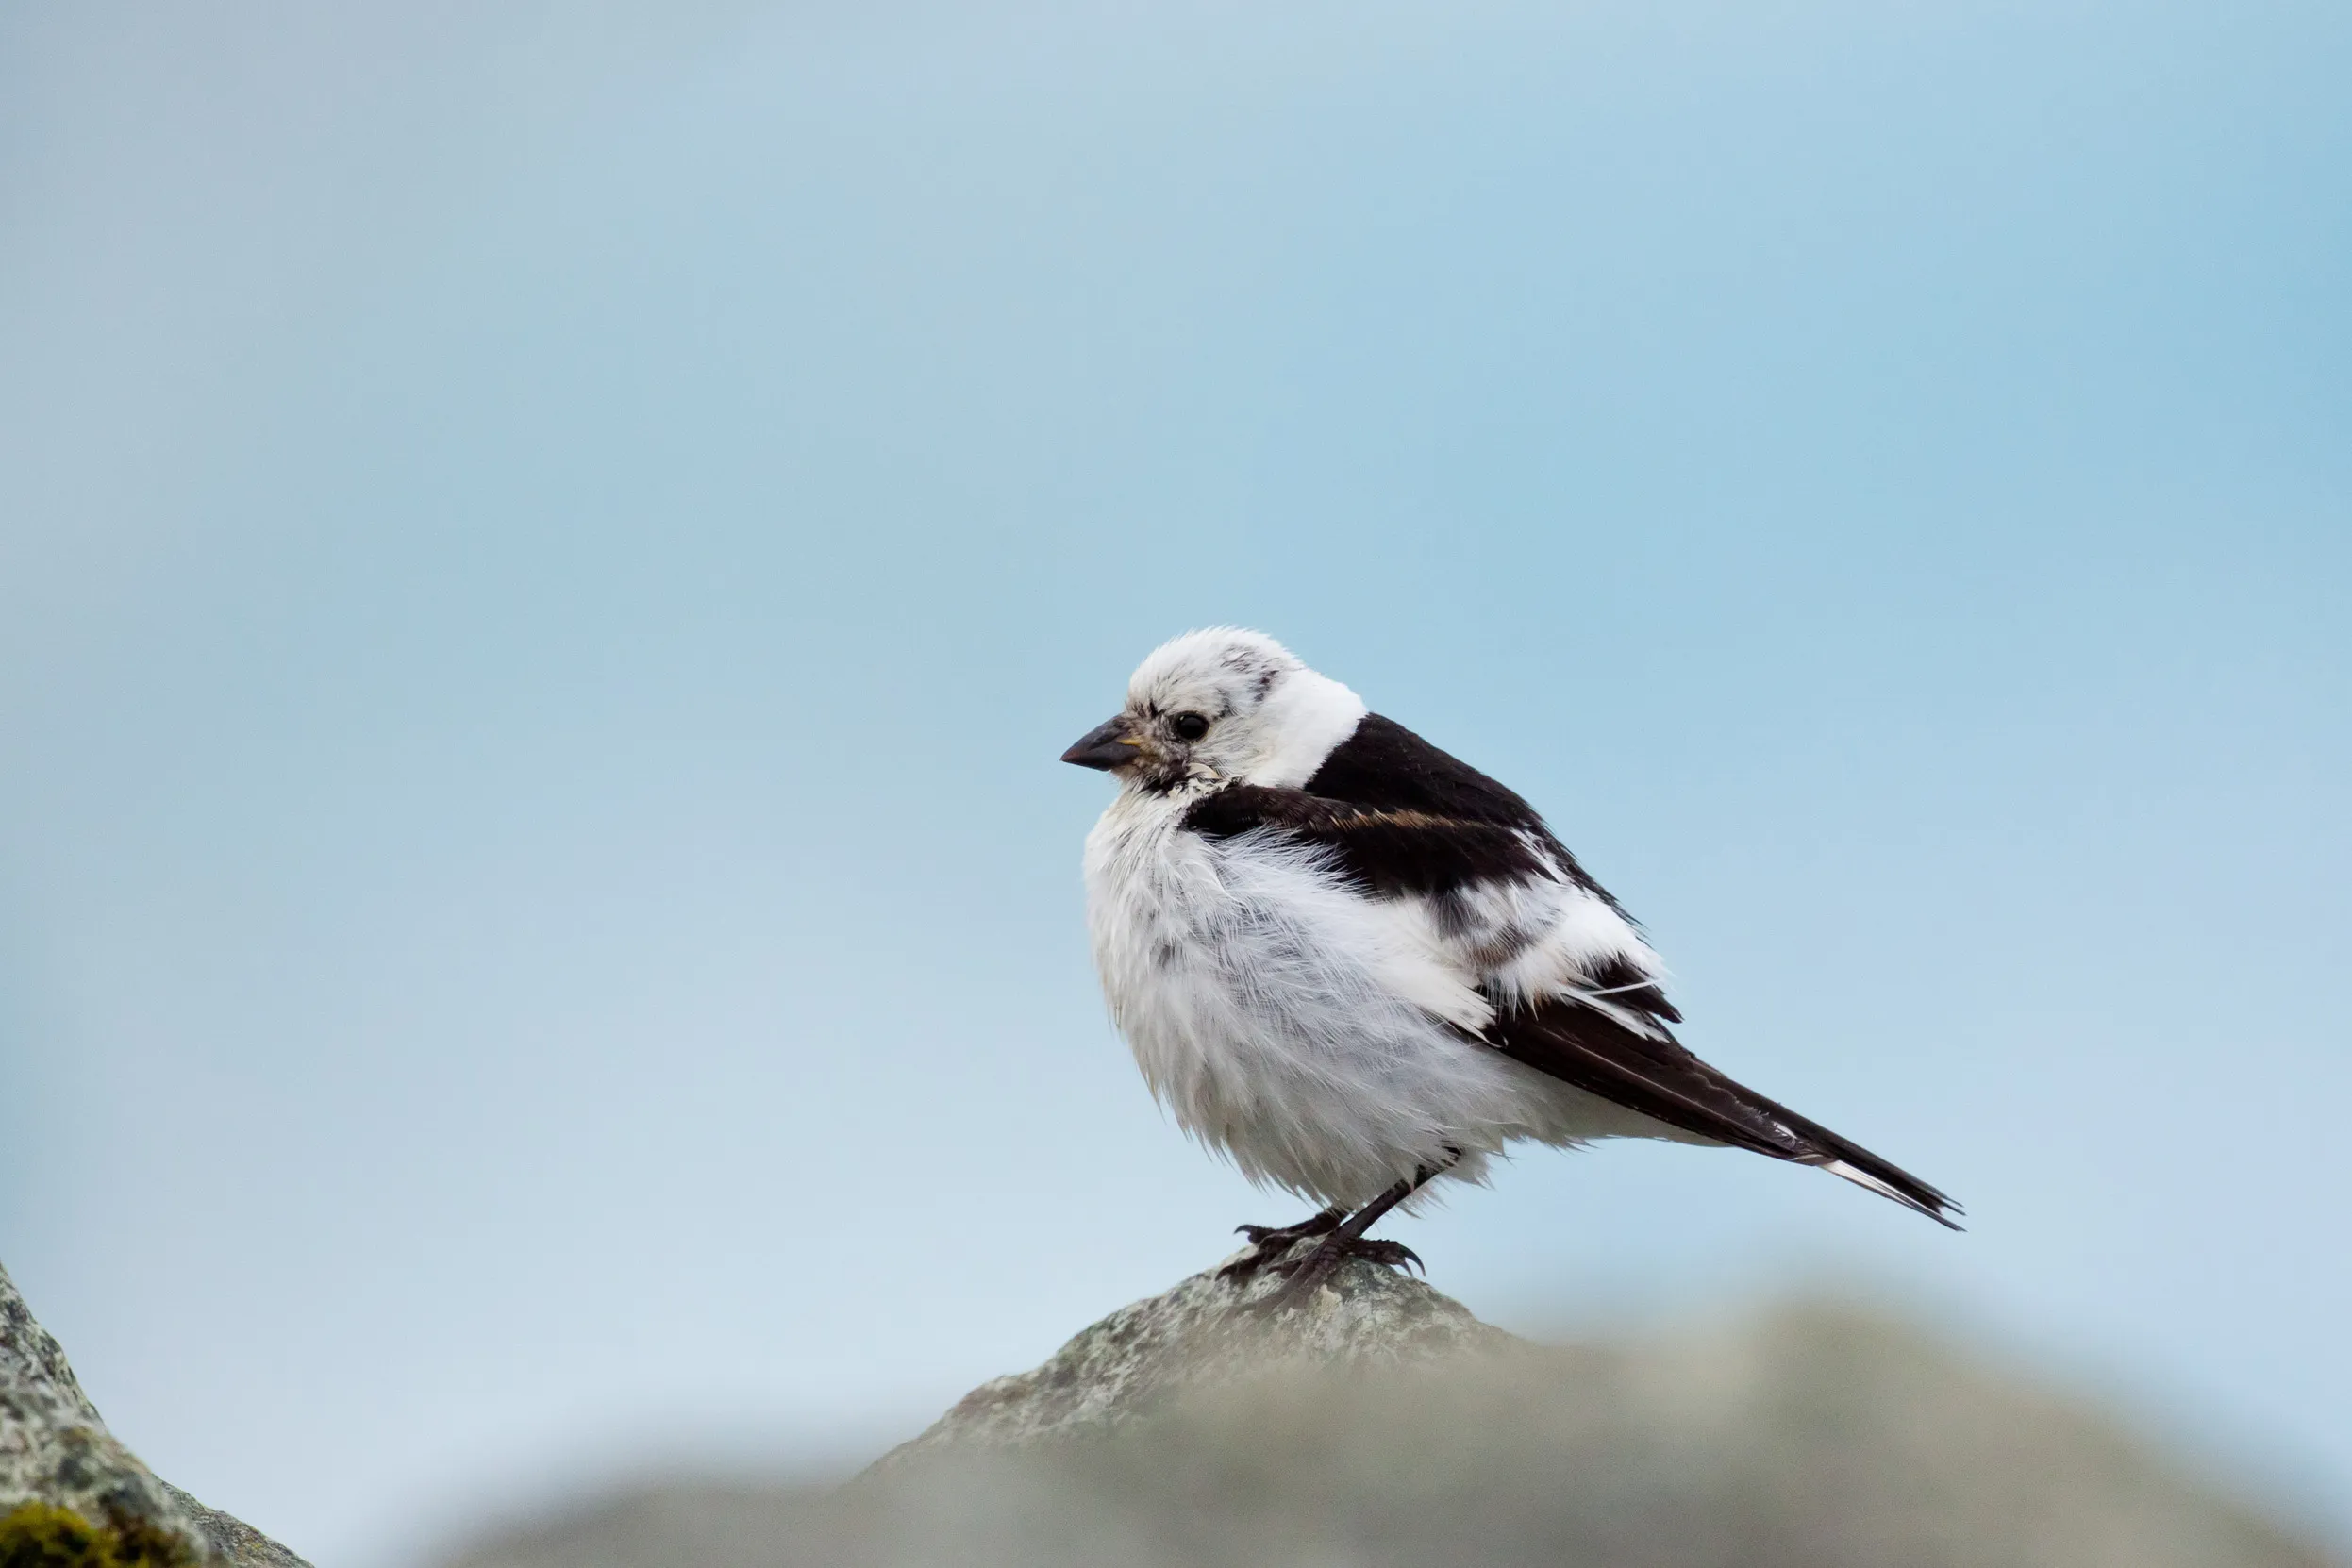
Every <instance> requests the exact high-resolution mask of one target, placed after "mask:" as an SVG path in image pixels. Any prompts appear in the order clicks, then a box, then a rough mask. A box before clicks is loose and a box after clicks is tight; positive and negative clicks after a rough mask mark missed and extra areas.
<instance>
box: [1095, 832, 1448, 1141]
mask: <svg viewBox="0 0 2352 1568" xmlns="http://www.w3.org/2000/svg"><path fill="white" fill-rule="evenodd" d="M1181 812H1182V803H1181V801H1180V800H1177V801H1173V802H1172V801H1168V800H1165V799H1161V798H1154V797H1149V796H1143V797H1140V798H1137V799H1132V800H1123V801H1122V802H1121V803H1120V804H1118V805H1115V806H1113V807H1112V809H1110V810H1109V811H1108V812H1106V813H1105V814H1104V817H1103V820H1102V822H1101V823H1100V824H1098V825H1097V826H1096V827H1095V829H1094V831H1093V834H1092V835H1090V836H1089V838H1088V840H1087V855H1086V879H1087V917H1088V926H1089V930H1090V933H1091V935H1092V937H1093V947H1094V961H1095V966H1096V968H1097V969H1098V970H1099V971H1100V972H1101V975H1102V980H1103V991H1104V994H1105V996H1106V997H1107V999H1108V1000H1109V1004H1110V1011H1111V1016H1112V1018H1113V1019H1114V1020H1115V1021H1116V1022H1117V1023H1118V1025H1119V1027H1120V1030H1121V1032H1122V1033H1124V1034H1125V1035H1126V1038H1127V1043H1129V1044H1130V1045H1131V1046H1132V1047H1133V1048H1134V1051H1135V1056H1136V1060H1137V1062H1138V1064H1139V1065H1140V1066H1141V1067H1142V1068H1143V1075H1144V1076H1145V1077H1146V1078H1147V1079H1149V1080H1150V1082H1151V1084H1152V1086H1153V1088H1154V1089H1155V1090H1157V1091H1159V1093H1162V1094H1163V1095H1165V1096H1167V1097H1169V1098H1170V1099H1171V1100H1172V1101H1173V1102H1174V1103H1175V1104H1176V1109H1177V1111H1178V1114H1179V1115H1180V1116H1183V1117H1185V1119H1186V1120H1187V1122H1188V1124H1190V1123H1191V1122H1192V1121H1193V1119H1194V1118H1193V1116H1192V1115H1191V1114H1189V1113H1188V1111H1187V1107H1188V1106H1192V1107H1194V1108H1197V1109H1200V1111H1201V1113H1202V1115H1203V1117H1204V1118H1208V1119H1213V1118H1210V1117H1209V1109H1208V1108H1209V1105H1210V1104H1211V1103H1212V1102H1218V1101H1223V1100H1227V1099H1231V1098H1235V1097H1238V1098H1240V1099H1243V1100H1249V1099H1256V1098H1259V1097H1261V1096H1260V1095H1259V1088H1260V1087H1261V1084H1260V1080H1261V1076H1262V1075H1264V1074H1267V1073H1279V1074H1306V1075H1309V1076H1312V1075H1315V1074H1318V1073H1326V1072H1328V1071H1330V1070H1331V1064H1332V1061H1333V1059H1334V1058H1335V1057H1336V1056H1337V1055H1339V1054H1342V1053H1347V1052H1354V1051H1358V1050H1360V1049H1362V1048H1364V1045H1365V1043H1366V1042H1373V1043H1377V1042H1379V1041H1381V1040H1384V1039H1387V1038H1390V1037H1393V1035H1394V1034H1395V1032H1396V1031H1397V1029H1399V1028H1411V1029H1419V1028H1422V1027H1425V1026H1426V1023H1425V1021H1424V1020H1425V1014H1423V1013H1422V1012H1421V1011H1420V1010H1419V1009H1417V1008H1416V1007H1414V1006H1413V1005H1412V1003H1411V996H1412V993H1418V992H1422V991H1426V990H1428V989H1429V987H1428V986H1427V985H1426V984H1422V983H1420V979H1419V977H1418V975H1417V971H1419V970H1421V969H1425V968H1426V962H1424V961H1422V960H1421V959H1419V958H1418V957H1417V956H1416V955H1417V954H1418V952H1419V949H1418V947H1417V944H1411V943H1409V942H1405V941H1404V940H1402V938H1401V937H1400V932H1399V930H1398V929H1397V928H1396V926H1395V925H1394V920H1395V911H1394V910H1393V909H1386V908H1382V907H1377V906H1374V905H1371V904H1368V903H1367V902H1366V901H1365V900H1364V899H1362V898H1361V897H1360V896H1359V895H1358V894H1356V893H1355V892H1352V891H1351V890H1350V889H1348V888H1347V887H1346V886H1345V885H1344V883H1343V879H1342V878H1341V877H1339V876H1337V875H1335V873H1334V872H1333V870H1332V868H1331V867H1330V866H1328V865H1327V864H1326V862H1325V860H1324V859H1323V857H1322V856H1321V854H1320V853H1319V852H1318V851H1316V850H1314V849H1313V848H1311V847H1310V846H1306V845H1298V844H1292V843H1286V842H1281V841H1278V840H1274V839H1269V838H1267V837H1265V836H1263V835H1258V834H1243V835H1241V836H1238V837H1235V838H1229V839H1221V840H1216V841H1210V840H1208V839H1204V838H1203V837H1201V836H1200V835H1199V834H1197V833H1192V832H1188V831H1185V830H1184V829H1183V828H1182V827H1181V826H1180V825H1179V824H1180V816H1181ZM1409 947H1410V948H1412V951H1410V952H1409V951H1408V950H1407V949H1408V948H1409ZM1441 983H1443V982H1441ZM1474 1005H1475V1004H1474Z"/></svg>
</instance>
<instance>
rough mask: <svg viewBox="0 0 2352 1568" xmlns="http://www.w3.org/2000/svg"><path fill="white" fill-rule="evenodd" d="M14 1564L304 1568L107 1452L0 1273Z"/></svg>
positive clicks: (3, 1466) (109, 1438)
mask: <svg viewBox="0 0 2352 1568" xmlns="http://www.w3.org/2000/svg"><path fill="white" fill-rule="evenodd" d="M76 1541H81V1542H84V1543H87V1544H84V1545H78V1546H77V1545H76V1544H75V1543H76ZM102 1551H103V1552H104V1553H107V1554H110V1555H98V1554H99V1553H100V1552H102ZM76 1552H81V1553H84V1554H85V1555H83V1556H81V1557H78V1558H77V1557H76V1556H75V1553H76ZM44 1553H46V1554H47V1555H43V1554H44ZM12 1554H13V1555H12ZM0 1560H8V1561H15V1560H25V1561H28V1562H43V1563H48V1562H55V1563H58V1564H68V1563H72V1562H75V1561H77V1560H87V1561H91V1562H93V1563H96V1562H113V1561H116V1560H121V1561H125V1562H141V1563H148V1564H154V1565H155V1568H164V1565H167V1564H170V1565H177V1564H188V1565H190V1568H194V1565H197V1564H207V1565H209V1564H221V1565H225V1568H309V1564H307V1563H305V1562H304V1561H303V1560H302V1559H300V1558H298V1557H296V1556H294V1554H293V1553H292V1552H290V1551H288V1550H287V1549H286V1548H285V1547H283V1546H280V1545H278V1544H277V1543H275V1542H274V1541H272V1540H270V1539H269V1538H268V1537H266V1536H264V1535H262V1534H260V1533H259V1531H256V1530H254V1529H252V1528H250V1527H249V1526H245V1525H242V1524H241V1523H239V1522H238V1521H237V1520H234V1519H231V1518H230V1517H229V1516H228V1515H226V1514H225V1513H220V1512H217V1511H215V1510H211V1509H209V1508H206V1507H205V1506H204V1505H203V1504H201V1503H199V1502H197V1501H196V1500H195V1499H194V1498H192V1497H191V1496H189V1495H188V1494H187V1493H184V1492H181V1491H180V1490H179V1489H178V1488H176V1487H174V1486H171V1485H168V1484H167V1483H165V1482H163V1481H161V1480H158V1479H157V1478H156V1476H155V1475H154V1474H153V1473H152V1472H150V1471H149V1470H148V1469H147V1467H146V1466H145V1465H143V1464H142V1463H141V1462H140V1461H139V1460H138V1458H137V1456H135V1455H133V1454H132V1453H131V1452H130V1450H129V1449H127V1448H125V1447H124V1446H123V1445H122V1443H119V1442H117V1441H115V1438H114V1436H113V1434H111V1433H110V1432H108V1430H107V1426H106V1423H105V1422H104V1421H103V1420H101V1419H99V1415H98V1410H97V1408H96V1407H95V1406H93V1405H92V1404H91V1402H90V1396H89V1395H88V1394H86V1393H83V1392H82V1385H81V1380H80V1379H79V1378H77V1377H75V1376H74V1368H73V1366H72V1365H71V1364H70V1363H69V1362H68V1361H67V1360H66V1359H65V1351H64V1349H63V1348H62V1347H61V1346H59V1345H58V1342H57V1340H56V1339H55V1338H54V1337H53V1336H52V1335H51V1334H50V1333H49V1331H48V1330H47V1329H45V1328H43V1327H42V1326H41V1325H40V1324H39V1323H38V1322H37V1321H35V1319H34V1317H33V1314H32V1311H31V1309H29V1308H27V1307H26V1306H25V1298H24V1297H23V1296H22V1295H21V1294H19V1293H18V1292H17V1289H16V1284H15V1281H13V1280H11V1279H10V1278H9V1277H8V1271H7V1270H6V1269H0Z"/></svg>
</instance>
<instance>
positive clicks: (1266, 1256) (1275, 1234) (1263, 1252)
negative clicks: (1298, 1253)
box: [1217, 1209, 1347, 1279]
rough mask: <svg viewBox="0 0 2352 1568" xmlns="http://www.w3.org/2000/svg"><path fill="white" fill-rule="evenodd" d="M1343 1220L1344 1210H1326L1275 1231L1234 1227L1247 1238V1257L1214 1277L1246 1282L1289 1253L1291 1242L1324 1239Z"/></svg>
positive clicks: (1248, 1226)
mask: <svg viewBox="0 0 2352 1568" xmlns="http://www.w3.org/2000/svg"><path fill="white" fill-rule="evenodd" d="M1346 1218H1347V1210H1346V1209H1325V1210H1324V1211H1323V1212H1322V1213H1320V1214H1310V1215H1309V1216H1308V1217H1307V1218H1306V1219H1303V1220H1301V1221H1299V1222H1298V1223H1297V1224H1296V1225H1286V1226H1278V1227H1277V1226H1270V1225H1240V1226H1234V1227H1233V1228H1234V1229H1235V1230H1237V1231H1239V1232H1241V1234H1243V1235H1244V1236H1246V1237H1248V1238H1249V1243H1250V1253H1249V1256H1248V1257H1246V1258H1236V1259H1234V1260H1233V1261H1232V1262H1230V1263H1227V1264H1226V1266H1225V1267H1224V1268H1221V1269H1219V1270H1218V1271H1217V1276H1218V1277H1219V1278H1221V1279H1247V1278H1248V1277H1249V1276H1251V1275H1254V1274H1256V1273H1257V1272H1258V1271H1259V1269H1262V1268H1264V1267H1265V1266H1266V1265H1267V1264H1268V1263H1271V1262H1273V1261H1274V1260H1275V1259H1277V1258H1279V1257H1281V1256H1282V1255H1283V1254H1284V1253H1286V1252H1288V1251H1290V1250H1291V1243H1293V1242H1303V1241H1305V1240H1306V1239H1307V1238H1308V1237H1309V1236H1327V1235H1329V1234H1330V1233H1331V1232H1332V1231H1334V1230H1337V1229H1338V1228H1339V1227H1340V1222H1341V1221H1343V1220H1344V1219H1346Z"/></svg>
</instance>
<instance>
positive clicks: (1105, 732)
mask: <svg viewBox="0 0 2352 1568" xmlns="http://www.w3.org/2000/svg"><path fill="white" fill-rule="evenodd" d="M1061 759H1062V760H1063V761H1065V762H1076V764H1077V765H1078V766H1079V767H1081V768H1102V769H1105V770H1109V769H1111V768H1119V767H1125V766H1126V764H1127V763H1129V762H1139V761H1141V760H1143V737H1142V736H1141V735H1138V734H1136V733H1135V721H1134V720H1132V719H1130V718H1128V717H1127V716H1126V714H1125V713H1122V714H1120V715H1119V716H1118V717H1117V718H1115V719H1113V720H1111V721H1110V722H1109V723H1108V724H1099V725H1096V726H1094V727H1093V728H1092V729H1090V730H1088V731H1087V732H1086V733H1085V734H1084V735H1081V736H1080V737H1078V743H1077V744H1076V745H1075V746H1072V747H1071V748H1070V749H1069V750H1068V751H1065V752H1063V753H1062V754H1061Z"/></svg>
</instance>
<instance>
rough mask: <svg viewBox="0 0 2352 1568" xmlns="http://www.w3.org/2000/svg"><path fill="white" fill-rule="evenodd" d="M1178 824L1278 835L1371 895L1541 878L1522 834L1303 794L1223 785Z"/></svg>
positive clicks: (1539, 857) (1534, 851)
mask: <svg viewBox="0 0 2352 1568" xmlns="http://www.w3.org/2000/svg"><path fill="white" fill-rule="evenodd" d="M1184 826H1186V827H1187V828H1189V829H1191V830H1192V831H1193V832H1195V833H1198V834H1200V835H1202V836H1203V837H1204V838H1209V839H1228V838H1232V837H1234V836H1236V835H1237V834H1242V833H1247V832H1250V831H1252V830H1254V829H1257V828H1273V829H1277V830H1279V831H1281V832H1284V833H1286V834H1288V835H1290V836H1292V837H1293V838H1296V839H1299V840H1302V841H1305V842H1309V843H1313V844H1316V845H1319V846H1320V847H1322V848H1324V849H1326V850H1328V851H1330V853H1331V857H1332V862H1333V864H1334V866H1335V868H1336V869H1337V870H1338V871H1339V872H1340V873H1341V874H1342V875H1343V876H1346V877H1347V879H1348V880H1349V881H1351V882H1353V883H1355V884H1356V886H1357V887H1358V888H1359V889H1360V890H1361V891H1362V892H1366V893H1370V894H1373V895H1375V896H1386V897H1396V896H1399V895H1402V894H1409V893H1423V894H1443V893H1448V892H1455V891H1457V890H1459V889H1460V888H1464V887H1467V886H1469V885H1470V884H1472V883H1475V882H1483V881H1493V880H1496V879H1499V878H1506V877H1519V876H1541V875H1543V852H1542V849H1541V848H1540V847H1539V845H1538V843H1537V842H1533V841H1532V840H1531V839H1530V836H1529V835H1528V833H1527V832H1526V829H1524V828H1520V827H1514V826H1508V825H1506V824H1503V823H1497V822H1476V821H1465V820H1463V819H1461V818H1459V817H1446V816H1437V815H1433V814H1431V813H1430V812H1427V811H1419V810H1410V809H1383V808H1371V807H1363V806H1357V805H1353V804H1351V803H1349V802H1347V801H1343V800H1327V799H1326V798H1324V797H1323V796H1321V795H1316V794H1309V792H1306V791H1304V790H1275V789H1267V788H1264V787H1262V786H1260V785H1256V784H1228V785H1226V787H1225V788H1224V789H1222V790H1217V791H1213V792H1210V793H1209V794H1205V795H1203V796H1201V797H1200V798H1199V799H1198V800H1196V801H1194V802H1193V804H1192V805H1191V806H1190V807H1188V808H1187V809H1185V812H1184Z"/></svg>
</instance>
